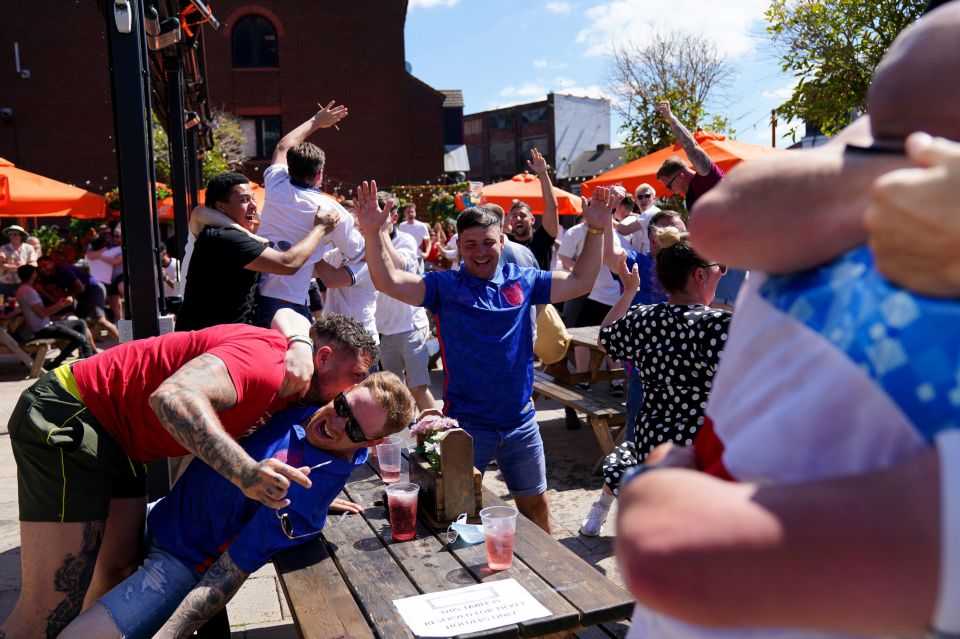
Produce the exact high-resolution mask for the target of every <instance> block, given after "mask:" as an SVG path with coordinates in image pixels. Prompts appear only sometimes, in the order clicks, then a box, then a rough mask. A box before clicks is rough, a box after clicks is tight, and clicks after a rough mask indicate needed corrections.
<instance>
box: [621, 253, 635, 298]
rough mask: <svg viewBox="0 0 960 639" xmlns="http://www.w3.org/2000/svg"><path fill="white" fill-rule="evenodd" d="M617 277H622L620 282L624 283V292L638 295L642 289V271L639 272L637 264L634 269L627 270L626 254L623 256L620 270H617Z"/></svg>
mask: <svg viewBox="0 0 960 639" xmlns="http://www.w3.org/2000/svg"><path fill="white" fill-rule="evenodd" d="M617 275H618V276H620V282H622V283H623V290H624V292H627V291H630V292H631V293H636V292H637V291H638V290H639V289H640V271H638V270H637V265H636V264H634V265H633V267H632V268H627V254H626V253H624V254H623V259H622V260H621V262H620V268H619V269H617Z"/></svg>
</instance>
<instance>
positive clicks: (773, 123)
mask: <svg viewBox="0 0 960 639" xmlns="http://www.w3.org/2000/svg"><path fill="white" fill-rule="evenodd" d="M770 146H772V147H773V148H777V110H776V109H770Z"/></svg>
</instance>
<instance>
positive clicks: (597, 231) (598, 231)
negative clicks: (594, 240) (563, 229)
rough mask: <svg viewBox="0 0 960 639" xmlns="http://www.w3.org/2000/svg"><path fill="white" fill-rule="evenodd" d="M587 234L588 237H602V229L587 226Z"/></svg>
mask: <svg viewBox="0 0 960 639" xmlns="http://www.w3.org/2000/svg"><path fill="white" fill-rule="evenodd" d="M587 233H589V234H590V235H603V229H602V228H599V229H598V228H596V227H594V226H588V227H587Z"/></svg>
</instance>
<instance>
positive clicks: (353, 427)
mask: <svg viewBox="0 0 960 639" xmlns="http://www.w3.org/2000/svg"><path fill="white" fill-rule="evenodd" d="M333 410H334V411H335V412H336V413H337V416H338V417H343V418H345V419H346V420H347V423H346V425H345V426H344V427H343V430H344V432H345V433H347V437H349V438H350V441H352V442H353V443H354V444H362V443H363V442H366V441H370V440H369V438H368V437H367V435H366V433H364V432H363V429H362V428H360V424H359V423H358V422H357V418H356V417H354V416H353V411H351V410H350V404H349V403H347V396H346V395H344V394H343V393H340V394H339V395H337V396H336V397H335V398H334V400H333Z"/></svg>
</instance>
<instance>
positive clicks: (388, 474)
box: [377, 442, 400, 484]
mask: <svg viewBox="0 0 960 639" xmlns="http://www.w3.org/2000/svg"><path fill="white" fill-rule="evenodd" d="M377 460H378V461H379V462H380V478H381V479H383V482H384V483H385V484H392V483H393V482H396V481H400V442H396V443H394V442H385V443H383V444H377Z"/></svg>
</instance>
